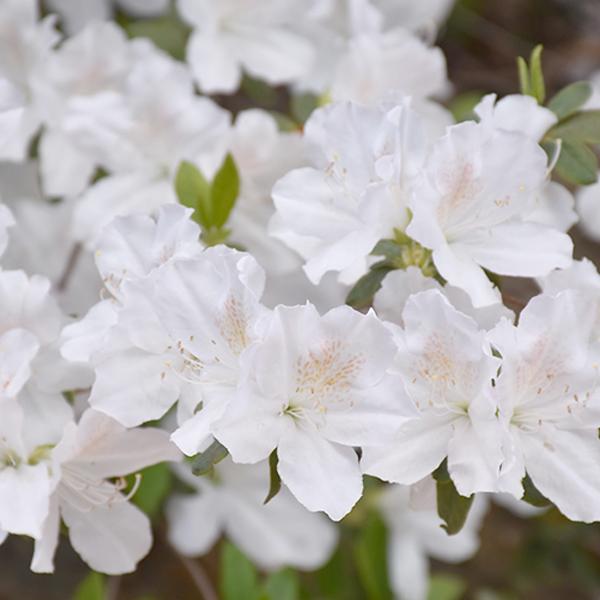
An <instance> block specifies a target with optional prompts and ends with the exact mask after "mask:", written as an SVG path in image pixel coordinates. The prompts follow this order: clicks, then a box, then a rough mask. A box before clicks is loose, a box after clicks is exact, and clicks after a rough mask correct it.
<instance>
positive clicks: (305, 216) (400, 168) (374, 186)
mask: <svg viewBox="0 0 600 600" xmlns="http://www.w3.org/2000/svg"><path fill="white" fill-rule="evenodd" d="M304 135H305V140H306V144H307V148H308V149H309V151H310V153H311V158H312V164H313V166H312V167H305V168H301V169H296V170H294V171H291V172H290V173H288V174H287V175H286V176H285V177H283V178H282V179H280V180H279V181H278V182H277V183H276V184H275V187H274V188H273V200H274V202H275V206H276V208H277V213H276V215H275V216H274V218H273V220H272V222H271V234H272V235H274V236H275V237H277V238H279V239H281V240H282V241H284V242H285V243H286V244H288V245H289V246H290V247H292V248H294V249H295V250H296V251H297V252H299V253H300V254H301V255H302V257H303V258H304V259H305V260H306V264H305V266H304V269H305V271H306V274H307V275H308V277H309V279H310V280H311V281H313V283H318V282H319V281H320V279H321V277H322V276H323V275H324V274H325V273H326V272H327V271H330V270H331V271H340V272H341V275H340V279H341V280H342V281H343V282H346V283H353V282H354V281H356V279H357V278H358V277H360V275H362V274H363V273H364V271H365V270H366V265H367V260H366V258H367V256H368V254H369V253H370V252H371V250H372V249H373V247H374V246H375V244H376V243H377V242H378V241H379V240H380V239H381V238H383V237H393V230H394V228H398V229H403V228H404V227H406V225H407V223H408V220H409V217H408V211H407V208H408V207H407V201H408V196H409V193H410V191H409V190H410V185H411V184H412V181H413V179H414V178H415V177H416V176H417V174H418V172H419V169H420V168H421V165H422V163H423V161H424V159H425V154H426V152H427V148H428V142H427V138H426V136H425V132H424V130H423V126H422V122H421V118H420V116H419V115H418V114H417V113H416V112H415V111H413V110H412V109H411V108H410V105H409V103H408V101H407V102H405V103H404V104H402V105H400V106H397V107H394V108H392V109H391V110H387V109H375V108H366V107H363V106H361V105H358V104H353V103H348V102H343V103H339V104H333V105H331V106H328V107H325V108H322V109H320V110H317V111H315V112H314V113H313V114H312V115H311V118H310V119H309V120H308V122H307V123H306V126H305V134H304Z"/></svg>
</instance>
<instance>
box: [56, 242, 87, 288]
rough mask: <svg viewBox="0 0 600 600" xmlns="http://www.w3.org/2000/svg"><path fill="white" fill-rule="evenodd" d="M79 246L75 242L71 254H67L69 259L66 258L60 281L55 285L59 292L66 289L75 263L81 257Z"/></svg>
mask: <svg viewBox="0 0 600 600" xmlns="http://www.w3.org/2000/svg"><path fill="white" fill-rule="evenodd" d="M81 250H82V247H81V244H80V243H79V242H77V243H76V244H75V245H74V246H73V248H72V249H71V253H70V254H69V258H67V264H66V265H65V269H64V271H63V273H62V275H61V276H60V279H59V280H58V281H57V283H56V289H57V291H59V292H64V291H65V290H66V289H67V285H68V284H69V279H71V275H73V271H74V270H75V267H76V266H77V261H78V260H79V257H80V255H81Z"/></svg>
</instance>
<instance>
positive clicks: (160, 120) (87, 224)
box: [65, 41, 230, 247]
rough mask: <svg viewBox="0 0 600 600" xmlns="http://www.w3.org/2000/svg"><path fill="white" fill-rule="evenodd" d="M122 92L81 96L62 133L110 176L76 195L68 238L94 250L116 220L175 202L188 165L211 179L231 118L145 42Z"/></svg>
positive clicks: (177, 65) (178, 65) (184, 72)
mask: <svg viewBox="0 0 600 600" xmlns="http://www.w3.org/2000/svg"><path fill="white" fill-rule="evenodd" d="M136 52H137V55H138V59H137V60H136V62H135V68H133V69H131V71H130V72H129V73H128V75H127V79H126V82H125V85H124V91H123V92H122V93H117V92H110V91H106V92H104V93H102V94H96V95H95V96H92V97H79V98H77V100H76V102H75V101H73V102H72V106H71V108H72V110H71V111H70V114H69V117H68V119H67V120H66V123H65V129H66V130H67V131H68V133H69V134H70V135H72V136H77V138H78V140H79V141H80V143H81V144H84V143H85V146H86V150H87V151H89V152H90V153H91V154H92V155H94V156H95V157H96V160H97V162H98V163H99V164H101V165H102V166H104V167H105V168H106V169H107V170H108V171H109V172H110V173H111V174H110V175H109V176H108V177H105V178H103V179H100V180H99V181H98V182H97V183H95V184H94V185H93V186H92V187H90V188H89V189H88V190H87V191H86V192H85V193H84V194H83V196H82V198H81V202H80V204H79V206H78V208H77V210H76V212H75V216H74V223H73V235H74V236H75V237H76V238H77V239H79V240H81V241H82V242H83V243H85V244H86V245H87V246H88V247H92V246H93V245H94V244H95V242H96V240H97V237H98V234H99V232H100V230H101V228H102V227H103V226H104V225H107V224H108V223H109V222H110V221H111V220H112V219H113V218H114V217H115V216H118V215H127V214H132V213H144V214H152V213H153V212H155V211H156V210H157V209H158V208H159V207H160V206H162V205H163V204H168V203H174V202H176V201H177V198H176V196H175V189H174V185H173V179H174V177H175V174H176V172H177V168H178V167H179V165H180V163H181V161H183V160H188V161H190V162H192V163H194V164H196V165H197V166H198V167H199V168H200V170H201V171H202V172H203V173H204V174H205V175H206V176H207V177H208V178H211V177H212V176H213V174H214V172H215V171H216V169H217V168H218V166H219V165H220V164H221V162H222V160H223V157H224V154H225V151H226V149H227V144H228V133H229V118H230V117H229V114H228V113H227V112H226V111H224V110H223V109H221V108H219V107H218V106H217V105H216V104H215V103H213V102H212V101H211V100H209V99H208V98H202V97H199V96H197V95H196V94H195V93H194V88H193V83H192V80H191V78H190V76H189V73H188V72H187V70H186V69H185V67H184V66H183V65H181V63H178V62H177V61H175V60H173V59H171V58H169V57H168V56H166V55H164V54H163V53H161V52H159V51H158V50H156V49H155V48H154V47H152V46H150V45H149V44H147V43H146V42H144V41H140V42H139V43H138V45H137V46H136Z"/></svg>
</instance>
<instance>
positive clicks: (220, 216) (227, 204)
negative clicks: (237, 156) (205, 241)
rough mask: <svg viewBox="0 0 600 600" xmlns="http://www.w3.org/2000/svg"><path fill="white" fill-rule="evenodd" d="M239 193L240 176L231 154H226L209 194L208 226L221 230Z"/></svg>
mask: <svg viewBox="0 0 600 600" xmlns="http://www.w3.org/2000/svg"><path fill="white" fill-rule="evenodd" d="M239 193H240V176H239V173H238V170H237V167H236V165H235V161H234V160H233V157H232V156H231V154H227V156H226V157H225V160H224V161H223V164H222V165H221V167H220V169H219V170H218V171H217V174H216V175H215V178H214V179H213V181H212V185H211V192H210V208H211V210H210V215H211V221H210V225H211V226H212V227H216V228H217V229H218V228H221V227H223V225H225V223H227V219H228V218H229V214H230V213H231V211H232V209H233V207H234V206H235V201H236V200H237V198H238V195H239Z"/></svg>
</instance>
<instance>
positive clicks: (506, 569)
mask: <svg viewBox="0 0 600 600" xmlns="http://www.w3.org/2000/svg"><path fill="white" fill-rule="evenodd" d="M214 1H218V0H214ZM299 1H300V0H299ZM414 1H415V2H418V1H419V0H414ZM123 18H125V17H123ZM438 43H439V45H440V46H441V48H442V49H443V50H444V52H445V54H446V57H447V60H448V70H449V77H450V80H451V81H452V82H453V84H454V86H455V89H454V93H455V94H456V95H461V94H465V93H467V92H479V93H485V92H491V91H494V92H496V93H498V94H499V95H504V94H508V93H513V92H516V91H518V78H517V70H516V67H515V59H516V57H517V56H519V55H523V56H529V54H530V52H531V50H532V48H533V47H534V46H535V45H536V44H538V43H542V44H543V45H544V55H543V64H544V73H545V77H546V86H547V89H548V93H549V96H551V95H552V94H553V93H554V92H556V91H557V90H558V89H560V88H561V87H563V86H564V85H565V84H567V83H570V82H572V81H577V80H580V79H585V78H586V77H588V76H589V74H590V73H592V72H593V71H595V70H598V69H600V0H464V1H460V2H458V4H457V6H456V8H455V9H454V11H453V13H452V15H451V17H450V19H449V20H448V22H447V24H446V25H445V26H444V27H443V28H442V30H441V31H440V34H439V37H438ZM217 100H218V101H220V102H221V103H222V104H223V105H225V106H226V107H227V108H229V109H231V110H234V111H237V110H240V109H241V108H245V107H247V106H249V105H253V106H256V104H257V102H256V97H254V96H253V97H251V95H249V90H248V88H244V90H243V91H242V92H241V93H240V94H238V95H236V96H234V97H227V98H217ZM287 101H288V99H287V98H286V95H285V92H284V91H282V90H280V91H278V92H277V93H275V95H274V96H272V97H269V98H266V97H265V98H264V104H265V106H267V107H272V106H273V105H276V106H277V108H278V109H281V108H282V107H283V108H284V109H285V106H286V103H287ZM574 237H575V241H576V255H577V256H582V255H586V256H588V257H589V258H591V259H593V260H594V261H595V262H596V263H598V262H599V261H600V247H599V246H598V245H597V244H594V243H592V242H590V241H589V240H586V239H585V238H584V237H582V236H581V235H580V234H579V233H578V232H577V231H575V232H574ZM506 289H508V291H509V293H510V294H511V295H512V296H515V297H517V298H519V300H522V301H523V302H525V301H526V300H527V298H528V297H529V296H531V295H532V294H533V293H535V290H536V288H535V286H534V285H533V284H532V283H529V282H522V281H519V282H518V283H517V282H516V281H507V282H506ZM157 527H158V529H159V534H158V536H157V538H158V539H157V540H156V543H155V547H154V549H153V550H152V552H151V554H150V556H149V557H148V558H147V559H146V560H145V561H143V562H142V563H141V565H140V567H139V569H138V571H137V572H136V573H135V574H133V575H128V576H124V577H120V578H111V579H110V580H109V581H108V590H109V591H108V595H109V596H110V597H109V598H108V599H107V600H117V599H118V600H188V599H189V600H191V599H196V600H197V599H199V598H202V596H201V594H200V592H199V591H198V590H197V588H196V587H195V586H194V584H193V577H192V575H191V574H190V568H192V569H193V568H194V567H193V566H192V567H190V564H189V563H188V564H187V565H186V564H184V562H183V561H182V560H181V559H180V557H177V556H176V555H175V554H174V553H173V551H172V550H170V549H169V548H168V546H167V545H166V544H165V543H164V542H163V541H162V537H161V535H160V528H161V525H160V518H159V519H158V526H157ZM348 535H351V532H350V534H348ZM32 549H33V544H32V542H31V540H27V539H19V538H16V537H11V538H10V539H9V540H8V541H7V542H6V543H5V544H4V545H3V546H2V547H0V600H17V599H24V600H66V599H69V598H72V597H73V593H74V590H75V588H76V586H77V585H78V583H79V582H80V581H81V580H82V579H83V578H84V577H85V576H86V574H87V573H88V570H87V567H86V566H85V565H84V564H83V563H82V562H81V560H80V559H79V557H78V556H77V555H76V554H75V553H74V552H73V551H72V550H71V549H70V547H69V544H68V543H67V542H66V540H63V543H62V544H61V545H60V548H59V551H58V553H57V560H56V573H55V575H53V576H43V575H34V574H32V573H30V572H29V570H28V565H29V561H30V559H31V552H32ZM346 551H347V548H345V546H344V544H343V543H342V547H341V549H340V551H339V552H338V554H337V555H336V557H334V559H333V561H332V563H331V564H330V565H329V566H328V567H327V568H326V569H325V571H324V573H325V574H316V575H315V574H313V575H310V576H306V587H307V589H309V590H312V589H318V586H313V583H314V582H315V581H317V580H319V579H323V578H324V577H325V578H326V577H329V578H330V582H329V584H328V586H329V587H330V588H331V587H333V588H335V587H337V588H338V593H337V594H336V595H331V596H329V595H327V594H326V593H325V594H324V593H323V592H306V593H305V597H306V598H310V599H311V600H313V599H315V600H316V599H318V598H322V599H323V600H325V599H329V598H340V599H342V600H362V599H363V598H367V595H366V594H365V592H364V591H363V590H362V588H361V587H360V584H359V583H358V581H357V580H356V574H355V573H353V571H352V562H351V560H350V561H346V559H345V552H346ZM218 555H219V548H216V549H215V550H214V551H213V552H212V553H211V554H210V555H208V556H206V557H203V558H202V559H201V560H199V561H197V564H198V565H200V567H201V568H202V570H203V572H204V573H206V574H207V575H208V576H209V577H210V578H211V579H212V580H213V581H214V582H215V586H216V585H217V583H216V582H217V580H218ZM433 570H434V572H437V573H450V574H453V575H457V576H458V577H459V578H460V580H461V581H462V583H463V584H464V587H466V592H464V593H461V594H460V595H459V597H466V598H474V599H476V600H513V599H521V598H523V599H527V600H537V599H539V600H547V599H550V600H553V599H556V600H559V599H565V598H569V599H574V600H577V599H582V600H586V599H590V600H591V599H595V598H600V525H599V524H593V525H582V524H575V523H570V522H568V521H567V520H566V519H564V518H563V517H562V516H561V515H560V514H559V513H558V512H557V511H556V510H554V509H553V510H550V511H549V512H548V513H546V514H545V515H543V516H542V517H537V518H534V519H521V518H518V517H516V516H514V515H512V514H511V513H509V512H508V511H506V510H505V509H503V508H500V507H497V506H495V505H494V506H493V507H492V509H491V510H490V512H489V513H488V515H487V517H486V520H485V522H484V526H483V529H482V532H481V549H480V551H479V552H478V554H477V555H476V556H475V558H473V559H472V560H470V561H468V562H466V563H464V564H462V565H458V566H448V565H445V564H437V563H435V562H434V563H433ZM341 586H343V589H341ZM325 587H327V585H326V586H325ZM432 600H446V599H445V598H444V597H442V596H438V597H436V598H435V599H432Z"/></svg>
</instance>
